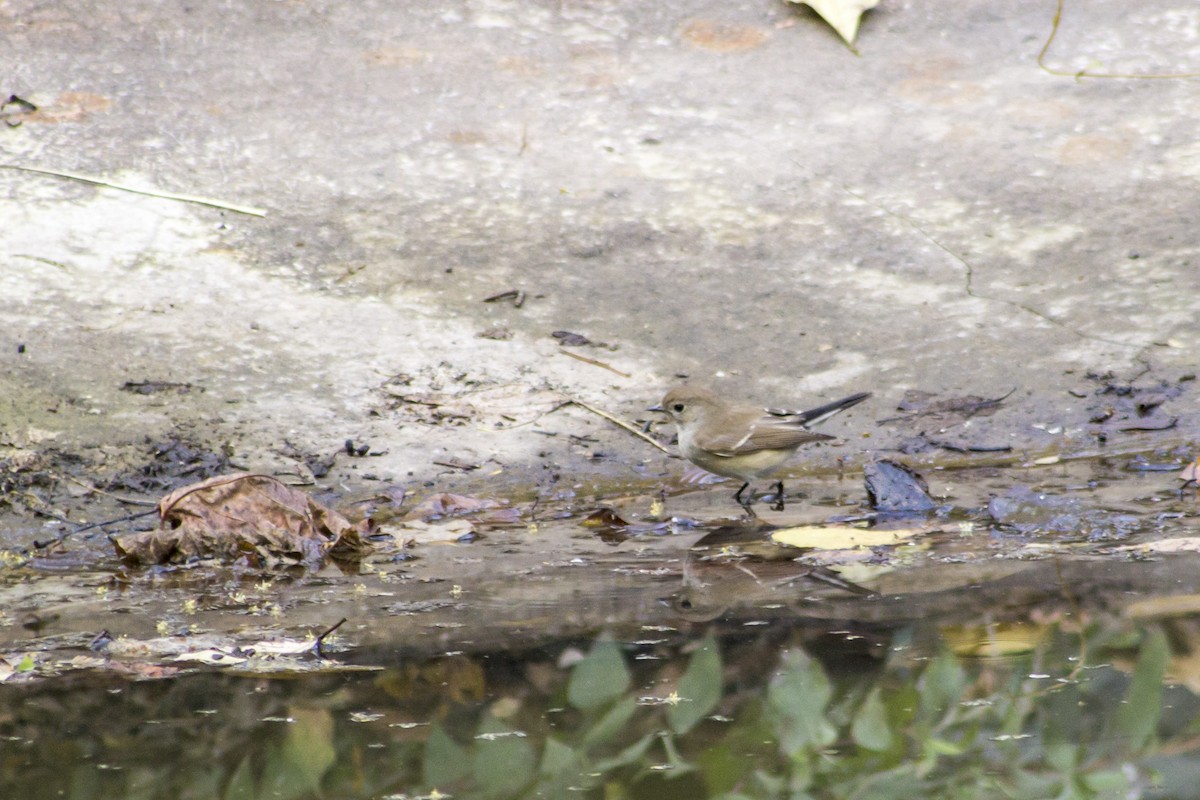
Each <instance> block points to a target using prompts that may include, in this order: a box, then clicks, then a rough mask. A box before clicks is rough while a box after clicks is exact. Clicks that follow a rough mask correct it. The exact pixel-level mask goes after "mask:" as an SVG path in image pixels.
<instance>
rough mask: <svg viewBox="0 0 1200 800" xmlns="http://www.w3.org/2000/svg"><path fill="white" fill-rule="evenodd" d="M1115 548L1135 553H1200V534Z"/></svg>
mask: <svg viewBox="0 0 1200 800" xmlns="http://www.w3.org/2000/svg"><path fill="white" fill-rule="evenodd" d="M1113 549H1115V550H1123V551H1125V552H1133V553H1200V536H1183V537H1178V538H1175V539H1159V540H1158V541H1156V542H1144V543H1142V544H1130V545H1125V546H1123V547H1116V548H1113Z"/></svg>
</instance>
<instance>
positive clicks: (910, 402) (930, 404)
mask: <svg viewBox="0 0 1200 800" xmlns="http://www.w3.org/2000/svg"><path fill="white" fill-rule="evenodd" d="M1015 391H1016V387H1014V388H1013V389H1012V390H1010V391H1009V392H1008V393H1007V394H1004V395H1002V396H1000V397H993V398H986V397H979V396H977V395H973V394H968V395H964V396H962V397H950V398H947V399H945V400H934V399H933V398H934V394H933V393H932V392H922V391H919V390H917V389H909V390H908V391H907V392H905V393H904V399H903V400H901V401H900V404H899V405H898V406H897V407H896V410H897V411H903V412H905V414H906V415H909V416H914V417H917V416H931V415H938V414H958V415H960V416H962V417H973V416H988V415H990V414H994V413H995V412H996V410H997V409H998V408H999V407H1000V404H1001V403H1002V402H1004V401H1005V400H1007V399H1008V398H1009V396H1011V395H1012V393H1013V392H1015ZM895 419H904V417H899V418H893V419H891V420H882V422H892V421H895Z"/></svg>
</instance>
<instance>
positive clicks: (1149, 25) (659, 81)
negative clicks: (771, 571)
mask: <svg viewBox="0 0 1200 800" xmlns="http://www.w3.org/2000/svg"><path fill="white" fill-rule="evenodd" d="M1054 11H1055V4H1054V3H1053V2H1048V0H1040V1H1039V2H1034V1H1033V0H1014V2H1005V3H995V2H968V3H957V2H946V1H945V0H935V1H934V2H929V3H915V2H894V1H890V0H884V2H883V3H882V5H881V6H880V8H879V9H877V10H876V11H874V12H872V13H870V14H869V15H868V17H867V19H866V20H865V22H864V24H863V27H862V30H861V32H860V37H859V47H860V51H861V55H860V56H855V55H854V54H853V53H851V52H850V51H849V50H848V49H847V48H845V47H844V46H842V45H841V44H840V42H839V41H838V40H837V38H836V37H835V35H834V34H833V33H832V32H831V31H830V30H829V29H828V28H826V27H825V26H824V25H823V24H821V23H820V22H819V21H818V20H816V19H815V18H814V17H813V16H812V15H811V14H810V13H808V12H807V11H806V10H804V9H799V8H795V7H792V6H788V5H784V4H780V3H777V2H772V0H754V1H753V2H733V3H730V2H717V1H716V0H700V2H695V3H682V4H661V3H637V2H629V0H591V1H590V2H562V1H560V2H550V1H549V0H547V1H546V2H514V1H511V0H470V1H469V2H466V1H461V0H460V1H459V2H439V3H401V4H390V3H382V2H363V3H346V2H323V1H320V0H318V1H317V2H300V1H299V0H291V1H288V2H271V3H262V2H245V1H244V0H230V1H229V2H224V3H221V4H219V5H211V4H194V5H190V4H161V3H158V2H151V1H150V0H135V2H129V3H121V4H111V3H95V2H82V1H81V0H65V1H64V2H59V3H54V4H45V3H35V2H28V0H16V1H15V2H6V3H3V4H0V38H2V39H3V41H4V43H5V46H4V51H3V52H4V55H3V61H4V64H5V67H6V68H5V69H4V70H2V71H0V75H2V76H3V81H4V83H3V85H0V94H4V95H5V96H7V95H8V94H10V93H12V94H16V95H19V96H21V97H23V98H25V99H27V100H30V101H32V102H34V103H36V104H37V105H38V106H39V107H40V111H39V112H38V113H37V114H36V115H32V116H29V117H27V118H25V119H24V121H23V124H21V126H20V127H16V128H11V129H9V128H0V146H2V147H3V151H4V155H3V159H2V160H3V162H4V163H6V164H8V165H19V166H30V167H39V168H48V169H60V170H69V171H74V172H78V173H84V174H88V175H94V176H98V177H103V178H105V179H108V180H113V181H120V182H124V183H131V184H137V185H142V186H153V187H157V188H160V189H163V190H166V191H173V192H181V193H188V194H196V195H205V196H208V197H212V198H219V199H222V200H226V201H229V202H233V203H242V204H250V205H255V206H261V207H263V208H265V209H266V210H267V212H268V213H267V216H266V217H265V218H256V217H252V216H247V215H242V214H237V213H232V212H226V211H219V210H215V209H212V208H208V207H204V206H199V205H192V204H185V203H180V202H175V201H170V200H162V199H155V198H150V197H144V196H139V195H135V194H129V193H125V192H120V191H116V190H112V189H102V188H96V187H94V186H89V185H84V184H79V183H73V182H69V181H63V180H60V179H55V178H50V177H46V176H43V175H35V174H29V173H23V172H19V171H14V170H8V169H5V170H0V192H2V196H3V198H4V199H3V203H2V204H0V298H3V299H2V302H3V304H4V310H3V312H2V313H0V391H2V392H3V397H4V398H5V400H6V402H5V403H4V406H3V409H2V410H0V437H3V438H2V439H0V444H3V445H5V452H13V451H16V450H55V451H63V452H72V453H77V454H81V455H83V456H84V457H85V458H86V459H87V460H88V462H89V463H90V464H91V465H92V466H93V467H94V468H95V469H96V470H99V471H101V472H103V471H104V470H106V469H108V470H115V469H118V468H120V467H121V465H122V464H127V463H129V460H130V459H131V458H134V455H132V454H135V453H138V452H144V448H145V444H146V442H147V441H153V440H156V439H162V438H170V437H172V436H184V437H187V438H189V439H190V440H193V441H197V442H201V443H205V444H207V445H208V446H210V447H211V448H213V449H214V450H224V451H226V452H229V453H231V454H233V456H234V458H235V461H236V462H237V463H239V464H241V465H244V466H247V467H251V468H260V469H267V470H272V471H275V472H283V473H289V472H290V473H296V474H300V475H304V474H305V473H306V469H307V467H306V466H305V463H304V458H302V457H301V455H302V454H306V453H307V454H313V453H318V454H320V453H325V454H328V453H332V452H334V451H336V450H338V449H339V448H340V447H341V446H342V442H343V441H344V440H346V439H352V440H354V441H355V442H356V443H367V444H369V445H370V447H371V449H372V451H373V452H375V453H377V455H372V456H368V457H366V458H358V459H350V458H348V457H347V458H341V459H340V460H339V461H338V462H337V466H336V468H335V470H334V472H333V473H331V476H330V477H331V478H333V479H335V480H334V481H333V482H334V484H335V485H337V486H341V487H345V488H347V489H354V488H356V487H358V486H359V485H361V483H362V481H363V480H364V478H365V477H367V476H369V477H373V478H377V479H380V480H384V481H391V482H401V483H407V484H417V483H419V482H426V481H432V482H433V483H435V484H438V485H443V484H454V483H456V482H457V483H462V482H469V481H502V482H503V481H507V482H508V484H509V485H511V486H512V487H519V486H528V485H532V484H538V485H541V486H546V485H550V484H553V483H555V482H556V481H557V482H560V483H562V484H564V485H575V484H576V483H579V482H585V481H591V480H595V481H598V482H599V483H598V484H597V485H603V486H609V487H610V488H611V487H612V486H613V485H616V484H621V485H624V484H625V483H627V482H628V483H630V484H632V485H634V486H649V485H651V484H653V483H654V482H655V481H656V480H658V477H659V476H660V475H662V474H663V473H664V472H669V473H672V474H678V473H679V472H680V470H681V467H680V465H679V464H678V462H667V461H665V460H664V459H663V457H662V456H661V454H660V453H658V452H657V451H655V450H653V449H651V448H650V447H649V446H647V445H646V444H644V443H643V442H640V441H639V440H637V439H635V438H634V437H632V436H630V435H629V434H627V433H625V432H624V431H621V430H619V429H617V428H615V427H614V426H612V425H610V424H609V423H607V422H605V421H604V420H602V419H600V418H598V417H596V416H594V415H592V414H590V413H588V412H586V411H583V410H581V409H579V408H566V409H560V410H558V411H554V412H552V413H548V414H546V413H545V412H547V411H549V410H550V409H551V408H553V407H554V405H555V404H556V403H557V398H558V395H557V394H555V393H556V392H567V393H569V394H571V395H573V396H577V397H580V398H582V399H584V400H586V401H588V402H590V403H593V404H596V405H598V406H601V407H603V408H606V409H608V410H610V411H612V412H614V413H617V414H619V415H621V416H623V417H625V418H627V419H631V420H633V419H638V418H642V419H644V418H646V416H647V415H646V414H645V413H643V411H642V409H644V408H645V407H646V406H647V405H649V404H651V403H653V402H656V401H657V400H658V398H659V397H660V396H661V394H662V392H663V390H664V389H665V388H667V387H668V386H669V385H671V384H672V383H674V382H676V380H677V378H676V377H675V376H676V375H678V374H687V375H689V376H691V377H692V378H693V379H697V380H705V381H709V382H716V383H718V384H719V385H723V386H726V387H728V389H729V391H730V392H732V393H735V394H738V395H741V396H746V397H752V398H756V399H760V400H762V401H764V402H770V403H773V404H776V405H783V404H795V405H800V404H803V403H804V402H806V401H811V402H812V403H816V402H818V401H820V400H825V399H830V398H832V397H834V396H837V395H839V394H843V393H849V392H852V391H859V390H863V389H871V390H874V391H875V392H876V393H877V397H876V399H875V400H874V401H872V407H868V406H862V407H860V409H861V410H860V409H856V410H855V413H853V414H848V415H845V419H841V420H838V421H836V423H835V424H831V425H830V426H828V428H827V429H828V430H831V431H833V432H835V433H842V434H846V435H848V436H849V437H851V438H849V440H848V442H847V443H846V444H845V445H844V446H843V447H841V448H824V449H821V448H817V449H814V450H811V451H808V452H807V455H805V456H804V457H802V458H798V459H797V465H805V464H809V465H816V466H821V465H824V466H826V467H828V466H829V465H831V464H832V463H833V462H834V459H835V458H837V457H844V458H846V459H848V460H850V461H852V462H853V461H858V460H862V459H863V458H866V457H868V456H869V455H870V454H872V453H876V452H879V451H880V450H883V449H887V448H890V447H894V446H896V445H897V442H899V441H902V440H903V439H904V438H905V437H906V436H909V435H911V434H912V432H913V431H914V430H917V429H923V428H922V425H924V424H925V423H923V422H922V423H913V424H910V425H907V426H905V425H904V424H900V425H897V424H894V423H888V424H884V425H876V423H875V420H880V419H885V418H890V417H893V416H895V415H896V412H895V408H896V405H897V403H898V402H899V401H900V399H901V398H902V396H903V395H904V392H905V391H906V390H909V389H918V390H923V391H928V392H934V393H936V394H937V395H938V396H939V397H953V396H957V395H963V394H977V395H980V396H983V397H994V396H999V395H1002V394H1004V393H1005V392H1007V391H1008V390H1010V389H1012V388H1014V387H1016V388H1017V392H1016V393H1014V395H1013V396H1012V397H1010V398H1009V399H1008V400H1006V401H1005V403H1004V405H1003V407H1002V408H1001V410H1000V411H999V412H998V413H996V414H994V415H993V416H990V417H987V418H986V419H975V420H969V421H968V422H969V423H970V425H975V426H976V427H974V428H971V427H969V426H968V427H967V428H963V427H962V423H963V420H961V419H958V420H954V421H953V425H954V426H956V428H957V431H958V435H960V436H966V437H967V438H970V437H971V436H974V435H976V434H977V435H979V436H981V437H984V438H987V439H988V440H989V442H995V441H1003V442H1006V443H1011V444H1013V445H1014V446H1015V447H1016V448H1017V450H1016V451H1015V452H1016V453H1017V457H1018V458H1021V457H1026V456H1029V457H1032V456H1035V455H1042V454H1045V453H1052V454H1053V453H1064V454H1068V455H1070V454H1072V453H1084V452H1094V451H1095V449H1096V442H1095V439H1094V436H1093V435H1091V433H1089V430H1088V424H1089V423H1088V420H1089V418H1092V417H1094V416H1095V413H1096V412H1095V406H1096V405H1097V404H1102V403H1104V402H1107V401H1106V400H1105V398H1104V397H1100V396H1099V395H1097V394H1096V393H1097V392H1098V391H1102V390H1103V389H1104V382H1103V379H1099V378H1096V377H1094V376H1093V377H1092V378H1089V377H1087V374H1086V373H1087V372H1088V371H1089V370H1091V371H1093V372H1095V373H1105V372H1107V371H1109V370H1112V371H1113V372H1114V377H1113V378H1111V379H1109V380H1110V383H1111V382H1112V381H1115V382H1117V383H1121V382H1125V383H1128V382H1129V381H1130V380H1132V379H1135V378H1136V380H1137V381H1140V382H1141V383H1142V385H1143V386H1144V387H1147V388H1149V389H1153V388H1155V387H1156V386H1158V385H1159V384H1160V383H1161V385H1162V386H1167V387H1171V388H1173V391H1172V393H1171V396H1170V397H1169V398H1168V399H1167V401H1166V402H1165V403H1164V404H1163V406H1162V410H1163V412H1164V413H1166V414H1169V415H1171V416H1172V417H1178V418H1179V420H1180V422H1179V425H1178V427H1176V428H1175V429H1173V430H1171V431H1167V432H1163V433H1157V434H1154V433H1148V434H1139V433H1132V434H1121V435H1117V436H1115V437H1113V438H1111V439H1110V440H1109V444H1108V446H1109V447H1122V448H1125V449H1138V448H1145V447H1153V446H1156V445H1163V446H1167V445H1170V444H1172V443H1179V442H1183V441H1188V440H1189V439H1192V438H1194V434H1195V433H1196V431H1197V428H1198V427H1200V426H1198V425H1197V415H1196V412H1195V410H1194V401H1193V399H1192V397H1193V394H1192V393H1191V392H1192V391H1193V390H1192V388H1191V387H1192V386H1194V382H1193V381H1186V380H1185V381H1184V382H1182V383H1180V382H1179V379H1180V378H1181V377H1183V378H1186V377H1187V375H1188V374H1189V373H1194V371H1195V367H1196V362H1197V358H1196V356H1197V348H1196V343H1195V338H1194V330H1195V329H1194V325H1195V320H1196V318H1197V315H1198V313H1200V293H1198V292H1197V279H1198V277H1200V270H1198V266H1197V264H1198V254H1200V245H1198V243H1197V227H1196V216H1197V189H1198V185H1200V137H1198V135H1197V131H1200V102H1197V101H1198V89H1200V82H1198V79H1197V78H1196V77H1194V76H1193V77H1157V78H1150V79H1138V80H1130V79H1117V78H1108V79H1091V78H1082V79H1075V78H1072V77H1069V76H1060V75H1055V74H1051V73H1049V72H1047V71H1046V70H1043V69H1040V68H1039V66H1038V64H1037V62H1036V59H1037V56H1038V52H1039V50H1040V49H1041V48H1042V46H1043V44H1044V43H1045V41H1046V39H1047V37H1048V36H1049V35H1050V33H1051V27H1052V19H1053V16H1054ZM1047 63H1048V64H1049V65H1052V66H1054V67H1055V68H1056V69H1059V70H1061V71H1064V72H1066V73H1074V72H1077V71H1079V70H1081V69H1091V70H1093V71H1103V72H1109V73H1123V74H1131V75H1138V76H1148V75H1164V74H1167V73H1178V72H1187V71H1188V70H1190V69H1194V70H1200V7H1197V6H1196V5H1195V4H1194V3H1189V2H1184V0H1174V2H1172V1H1171V0H1163V1H1161V2H1160V1H1158V0H1152V1H1151V2H1145V3H1139V4H1137V6H1136V8H1134V9H1132V10H1131V6H1130V5H1129V4H1128V3H1122V2H1116V0H1106V1H1104V2H1092V3H1087V4H1084V3H1079V2H1067V3H1066V4H1065V11H1064V14H1063V17H1062V27H1061V30H1060V31H1059V33H1058V37H1057V39H1056V41H1055V42H1054V45H1053V47H1052V48H1051V51H1050V52H1049V54H1048V56H1047ZM509 289H518V290H522V291H524V292H525V293H526V300H525V302H524V304H523V305H522V306H521V307H520V308H517V307H515V306H514V305H513V303H511V302H503V301H500V302H495V303H483V302H482V300H483V299H484V298H487V297H489V296H492V295H495V294H497V293H499V292H503V291H505V290H509ZM498 329H499V330H498ZM557 330H568V331H573V332H577V333H580V334H583V335H585V336H587V337H589V338H590V339H592V340H593V341H595V342H602V343H607V344H608V345H610V347H594V346H593V347H581V348H561V347H560V346H559V344H558V342H557V341H556V340H555V339H553V338H551V336H550V334H551V333H552V332H554V331H557ZM482 332H490V333H489V335H490V336H492V337H496V336H500V337H503V336H505V335H509V334H510V335H511V338H507V339H505V338H480V337H479V336H478V334H479V333H482ZM19 346H20V347H19ZM19 350H20V352H19ZM563 350H569V351H570V352H573V353H576V354H578V355H582V356H585V357H587V358H589V359H592V360H593V361H598V362H601V365H595V364H592V363H588V362H585V361H581V360H578V359H575V358H571V357H569V356H567V355H565V354H564V353H563V352H562V351H563ZM610 368H611V369H610ZM619 373H621V374H619ZM146 380H153V381H168V382H176V383H182V384H190V389H187V390H186V391H185V389H183V388H178V387H177V388H174V389H169V390H165V391H161V392H157V393H154V394H150V395H142V394H136V393H132V392H129V391H123V390H122V388H121V387H122V386H123V384H125V383H126V382H129V381H135V382H136V381H146ZM528 388H532V389H534V390H536V391H535V392H534V393H533V394H532V395H528V396H526V394H525V392H526V391H527V389H528ZM1109 388H1110V389H1111V386H1110V387H1109ZM1072 392H1073V394H1072ZM437 403H441V404H442V405H440V406H439V405H435V404H437ZM450 412H454V413H450ZM543 414H544V416H543ZM861 433H869V434H870V436H869V437H863V436H860V435H859V434H861ZM1093 433H1094V431H1093ZM550 434H554V435H550ZM572 436H575V437H579V436H584V437H593V439H586V438H585V439H582V440H580V439H578V438H575V439H573V438H571V437H572ZM435 461H447V462H455V461H458V462H463V463H470V464H478V465H482V466H481V469H479V470H477V471H475V472H473V473H471V474H470V475H464V474H460V471H458V470H455V469H453V468H447V467H444V466H439V465H437V464H435V463H434V462H435Z"/></svg>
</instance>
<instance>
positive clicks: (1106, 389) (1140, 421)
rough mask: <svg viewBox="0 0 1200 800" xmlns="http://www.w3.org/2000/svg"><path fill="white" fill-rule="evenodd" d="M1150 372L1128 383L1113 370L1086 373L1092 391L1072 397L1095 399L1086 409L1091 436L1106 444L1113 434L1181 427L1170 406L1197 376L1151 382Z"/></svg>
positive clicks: (1081, 392)
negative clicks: (1149, 379)
mask: <svg viewBox="0 0 1200 800" xmlns="http://www.w3.org/2000/svg"><path fill="white" fill-rule="evenodd" d="M1148 371H1149V370H1148V369H1147V370H1145V371H1143V373H1142V374H1141V375H1138V376H1137V377H1135V378H1133V379H1132V380H1128V381H1126V380H1122V379H1120V378H1118V377H1117V376H1116V374H1115V373H1113V372H1112V371H1107V372H1095V371H1089V372H1087V373H1085V375H1084V377H1085V378H1086V379H1087V380H1088V381H1089V382H1090V383H1091V384H1092V387H1093V388H1092V389H1091V391H1090V392H1085V391H1072V392H1071V394H1072V395H1074V396H1076V397H1079V398H1081V399H1082V398H1088V397H1090V398H1092V402H1091V403H1089V404H1088V405H1087V407H1086V409H1085V413H1086V414H1087V422H1088V432H1089V433H1091V434H1092V435H1093V436H1095V437H1096V438H1097V439H1100V440H1101V441H1103V440H1105V439H1107V438H1108V436H1109V435H1110V434H1113V433H1144V432H1155V431H1166V430H1171V429H1173V428H1175V427H1176V426H1177V425H1178V423H1179V418H1178V416H1176V415H1172V414H1170V413H1169V412H1168V407H1169V406H1170V405H1171V404H1172V401H1174V400H1176V399H1177V398H1179V397H1180V396H1182V395H1183V394H1184V392H1185V390H1186V385H1187V384H1188V383H1190V382H1191V381H1192V380H1193V379H1194V376H1192V375H1181V376H1179V377H1178V378H1175V379H1173V380H1170V379H1165V378H1159V379H1157V380H1153V381H1148V380H1146V373H1147V372H1148Z"/></svg>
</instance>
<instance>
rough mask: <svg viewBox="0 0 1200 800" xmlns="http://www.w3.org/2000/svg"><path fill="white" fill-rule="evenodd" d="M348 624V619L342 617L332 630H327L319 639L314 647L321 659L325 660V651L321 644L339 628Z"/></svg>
mask: <svg viewBox="0 0 1200 800" xmlns="http://www.w3.org/2000/svg"><path fill="white" fill-rule="evenodd" d="M345 624H346V618H345V617H342V618H341V619H340V620H338V621H337V623H335V624H334V626H333V627H332V628H329V629H327V630H326V631H325V632H324V633H322V634H321V635H320V636H318V637H317V644H316V646H314V647H313V650H314V651H315V652H316V654H317V656H318V657H319V658H325V651H324V650H323V649H322V648H321V644H322V643H323V642H324V641H325V637H326V636H328V635H329V634H331V633H333V632H334V631H336V630H337V629H338V628H340V627H342V626H343V625H345Z"/></svg>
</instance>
